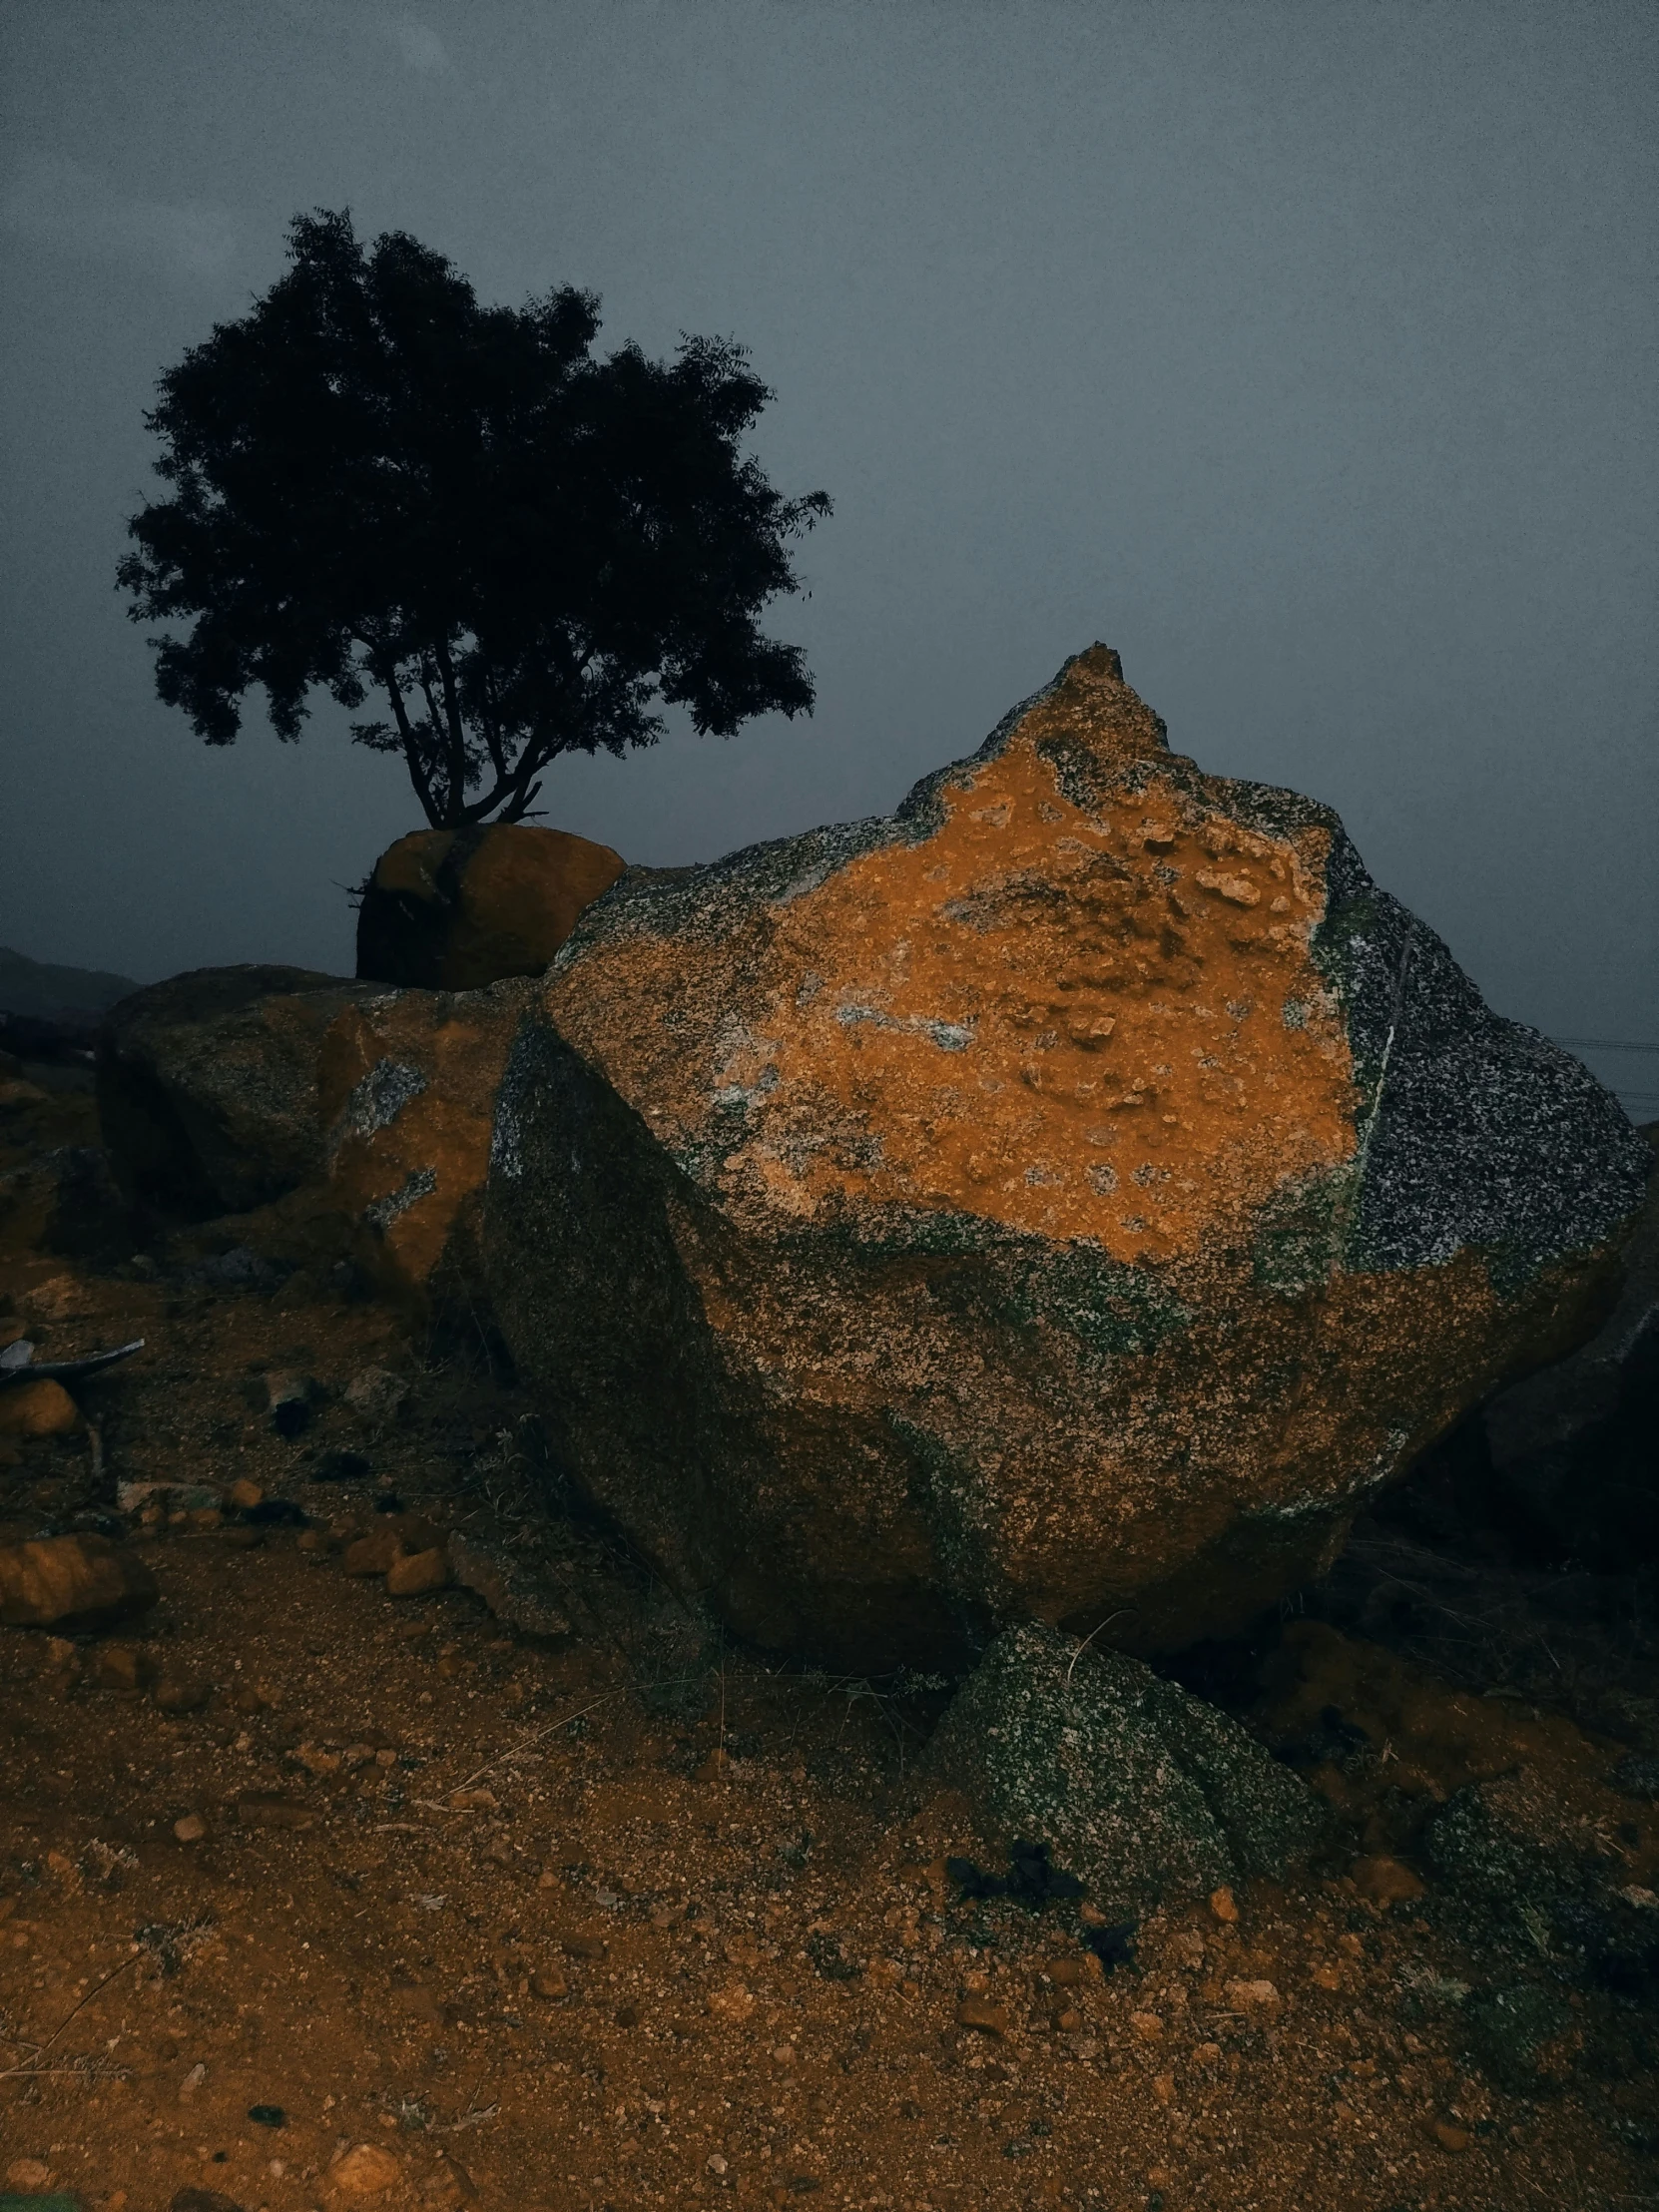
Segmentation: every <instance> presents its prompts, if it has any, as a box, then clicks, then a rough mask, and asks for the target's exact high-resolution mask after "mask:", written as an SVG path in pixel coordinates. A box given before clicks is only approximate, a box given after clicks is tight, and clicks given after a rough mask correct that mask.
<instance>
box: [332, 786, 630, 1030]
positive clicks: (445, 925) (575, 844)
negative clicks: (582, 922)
mask: <svg viewBox="0 0 1659 2212" xmlns="http://www.w3.org/2000/svg"><path fill="white" fill-rule="evenodd" d="M622 870H623V859H622V855H621V854H620V853H618V852H613V851H612V850H611V848H610V846H609V845H608V844H595V843H593V842H592V840H591V839H589V838H587V837H575V836H572V835H571V834H570V833H569V831H568V830H539V829H537V828H535V827H534V826H533V825H532V824H529V823H522V822H492V823H485V824H481V825H479V826H478V827H477V828H474V829H471V830H414V831H413V832H412V833H411V834H410V835H408V836H406V837H399V838H398V840H397V842H396V843H395V844H394V845H391V846H390V847H388V849H387V850H386V851H384V852H382V853H381V855H380V857H379V859H378V860H377V861H376V862H375V864H374V872H373V874H372V875H370V877H369V879H368V882H367V884H366V885H365V886H364V890H363V898H362V903H361V904H360V905H359V906H358V908H357V973H358V975H359V976H361V977H362V978H363V979H364V980H365V981H370V982H376V983H399V984H407V985H413V986H416V987H419V988H423V989H427V990H443V991H472V990H481V989H482V988H483V987H484V985H485V984H486V983H495V982H499V981H500V980H501V979H502V978H503V977H505V976H509V975H539V974H541V972H542V970H543V969H544V968H545V967H546V966H547V963H548V962H549V960H551V959H552V957H553V955H554V953H555V952H557V951H558V949H559V947H560V945H562V944H563V943H564V941H565V939H566V938H567V937H568V936H569V935H570V932H571V930H572V929H573V928H574V927H575V926H576V920H577V916H578V915H579V914H580V913H581V912H582V909H583V908H584V907H585V906H587V905H588V904H590V903H591V901H592V900H594V899H596V898H597V897H598V896H599V894H600V892H601V891H603V890H608V889H609V888H610V886H611V884H613V883H614V882H615V881H616V879H617V877H618V876H619V875H620V874H621V873H622Z"/></svg>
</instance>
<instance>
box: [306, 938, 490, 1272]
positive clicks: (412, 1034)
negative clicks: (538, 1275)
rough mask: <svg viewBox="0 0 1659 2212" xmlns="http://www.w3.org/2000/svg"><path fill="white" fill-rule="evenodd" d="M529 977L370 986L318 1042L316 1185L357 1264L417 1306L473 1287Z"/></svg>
mask: <svg viewBox="0 0 1659 2212" xmlns="http://www.w3.org/2000/svg"><path fill="white" fill-rule="evenodd" d="M529 996H530V986H529V985H527V984H525V983H523V982H504V983H497V984H494V985H492V986H491V987H490V988H489V989H487V990H480V991H417V990H408V991H379V992H375V993H373V994H372V995H370V996H368V997H365V998H362V999H360V1000H358V1001H356V1002H355V1003H353V1004H352V1005H350V1006H347V1007H346V1008H344V1009H343V1011H342V1012H341V1013H340V1014H339V1015H338V1017H337V1018H336V1019H335V1021H334V1022H333V1023H332V1024H331V1026H330V1027H329V1029H328V1032H327V1034H326V1036H325V1037H324V1038H323V1040H322V1044H321V1049H320V1052H319V1054H318V1060H317V1100H318V1112H319V1115H320V1119H321V1126H322V1129H323V1132H324V1140H323V1152H324V1159H325V1163H326V1177H327V1188H328V1194H329V1199H330V1203H331V1205H332V1206H333V1208H334V1210H335V1211H336V1212H337V1213H338V1214H339V1215H340V1216H341V1217H342V1218H343V1219H344V1220H345V1221H346V1222H347V1223H348V1224H349V1227H350V1231H351V1234H352V1239H353V1245H354V1251H355V1255H356V1258H357V1260H358V1262H359V1264H360V1265H361V1266H362V1267H363V1268H364V1269H365V1271H366V1272H367V1273H368V1274H369V1276H370V1277H371V1278H372V1279H373V1281H374V1282H375V1283H377V1284H378V1285H379V1287H380V1288H381V1289H382V1290H383V1291H385V1292H388V1293H390V1294H391V1295H393V1296H394V1297H397V1298H399V1299H400V1300H402V1301H403V1302H404V1303H405V1304H409V1305H412V1306H416V1307H424V1308H426V1309H428V1310H430V1309H432V1308H435V1307H441V1306H442V1305H444V1304H445V1303H446V1302H466V1301H471V1302H472V1303H473V1304H474V1305H478V1304H480V1303H481V1302H482V1300H483V1299H484V1297H485V1290H484V1282H483V1260H482V1254H481V1251H480V1246H479V1223H480V1216H481V1212H482V1207H483V1191H484V1179H485V1176H486V1174H487V1172H488V1168H489V1149H490V1130H491V1125H492V1122H493V1119H494V1114H495V1094H496V1089H497V1086H498V1085H499V1083H500V1080H501V1073H502V1069H503V1068H504V1067H505V1065H506V1060H507V1051H508V1047H509V1046H510V1045H511V1043H512V1040H513V1035H514V1032H515V1031H516V1029H517V1027H518V1024H519V1020H520V1018H521V1016H522V1014H523V1012H524V1010H525V1008H526V1006H527V1005H528V1003H529Z"/></svg>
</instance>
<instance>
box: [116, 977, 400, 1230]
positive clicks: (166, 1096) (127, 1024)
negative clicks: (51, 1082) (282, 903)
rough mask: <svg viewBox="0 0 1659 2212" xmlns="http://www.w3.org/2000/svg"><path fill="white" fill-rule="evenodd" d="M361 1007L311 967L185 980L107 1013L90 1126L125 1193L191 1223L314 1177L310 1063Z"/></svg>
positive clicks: (348, 990)
mask: <svg viewBox="0 0 1659 2212" xmlns="http://www.w3.org/2000/svg"><path fill="white" fill-rule="evenodd" d="M363 995H364V990H363V986H362V985H360V984H356V983H350V982H346V981H344V980H343V979H342V978H341V977H339V976H335V975H320V974H317V973H316V972H315V971H314V970H313V969H309V968H293V967H269V966H246V967H225V968H196V969H193V970H192V971H191V972H190V973H188V974H185V975H175V976H171V977H170V978H169V979H168V980H167V981H166V982H165V983H153V984H151V985H150V986H149V987H148V988H147V989H145V990H142V991H134V992H133V993H132V995H131V996H130V997H128V998H124V999H122V1000H121V1001H120V1002H119V1004H117V1005H116V1006H114V1007H112V1008H111V1010H110V1012H109V1014H108V1016H107V1017H106V1019H105V1022H104V1025H103V1027H102V1029H101V1030H100V1031H99V1035H98V1119H99V1125H100V1127H101V1129H102V1131H103V1136H104V1142H105V1145H106V1146H107V1147H108V1150H109V1155H110V1161H111V1165H112V1166H113V1168H114V1170H115V1174H116V1177H117V1180H118V1181H119V1183H120V1185H121V1187H122V1190H123V1191H124V1192H125V1194H126V1195H127V1196H128V1197H129V1198H130V1199H131V1200H133V1201H135V1202H137V1203H139V1204H141V1205H143V1206H145V1207H147V1208H152V1209H154V1210H155V1211H157V1212H159V1213H162V1214H169V1215H179V1216H183V1217H184V1218H185V1219H187V1220H193V1221H202V1220H208V1219H211V1218H212V1217H213V1216H215V1215H219V1214H242V1213H248V1212H251V1211H252V1210H253V1209H254V1208H255V1207H257V1206H264V1205H267V1204H269V1203H270V1202H271V1201H272V1200H274V1199H277V1198H280V1197H282V1196H283V1194H284V1193H286V1192H288V1191H291V1190H293V1189H295V1188H296V1187H297V1186H298V1185H299V1184H301V1183H303V1182H307V1181H309V1180H310V1179H311V1178H313V1177H315V1176H317V1175H319V1174H320V1173H321V1170H322V1129H321V1124H320V1122H319V1121H318V1118H317V1102H316V1069H317V1054H318V1051H319V1049H320V1047H321V1043H322V1037H323V1032H324V1031H325V1030H326V1029H327V1027H328V1024H329V1023H330V1022H331V1021H332V1020H333V1019H334V1016H335V1015H336V1014H337V1013H339V1012H340V1010H341V1009H342V1008H343V1007H345V1006H347V1005H349V1004H350V1003H351V1002H352V1000H353V999H355V998H358V997H361V996H363Z"/></svg>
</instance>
